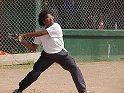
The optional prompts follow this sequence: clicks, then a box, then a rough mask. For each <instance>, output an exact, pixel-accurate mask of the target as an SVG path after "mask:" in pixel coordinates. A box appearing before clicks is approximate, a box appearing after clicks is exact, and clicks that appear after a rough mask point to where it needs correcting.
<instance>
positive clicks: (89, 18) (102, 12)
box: [0, 0, 124, 54]
mask: <svg viewBox="0 0 124 93" xmlns="http://www.w3.org/2000/svg"><path fill="white" fill-rule="evenodd" d="M43 2H47V4H48V6H47V7H48V9H49V10H51V11H52V13H53V14H54V16H55V21H56V22H58V23H59V24H60V25H61V26H62V28H63V29H99V27H100V23H101V22H103V28H104V29H124V0H0V15H1V16H0V31H1V47H0V50H2V51H6V52H9V53H14V54H15V53H27V52H31V51H29V50H27V49H26V48H25V47H23V46H22V45H21V44H20V43H19V42H17V41H15V40H13V39H9V38H8V37H7V35H8V33H26V32H32V31H35V30H36V29H39V28H40V26H39V25H38V21H37V20H38V14H39V13H40V11H41V10H42V9H43V4H44V3H43ZM26 40H28V41H29V42H30V41H32V38H26ZM30 43H31V42H30Z"/></svg>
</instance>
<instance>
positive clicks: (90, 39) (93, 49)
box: [63, 29, 124, 61]
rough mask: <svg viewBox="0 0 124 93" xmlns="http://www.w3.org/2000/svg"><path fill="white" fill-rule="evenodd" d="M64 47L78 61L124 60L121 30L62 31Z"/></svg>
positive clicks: (122, 32)
mask: <svg viewBox="0 0 124 93" xmlns="http://www.w3.org/2000/svg"><path fill="white" fill-rule="evenodd" d="M63 32H64V41H65V47H66V49H67V50H68V51H69V52H70V54H71V55H72V56H74V57H75V59H77V60H79V61H110V60H123V58H124V31H123V30H120V31H119V30H116V31H115V30H104V31H103V30H102V31H100V30H86V29H84V30H83V29H75V30H72V29H64V30H63Z"/></svg>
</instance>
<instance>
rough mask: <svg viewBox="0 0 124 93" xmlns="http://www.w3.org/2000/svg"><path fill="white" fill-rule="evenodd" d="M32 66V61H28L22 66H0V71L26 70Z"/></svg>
mask: <svg viewBox="0 0 124 93" xmlns="http://www.w3.org/2000/svg"><path fill="white" fill-rule="evenodd" d="M33 65H34V62H33V61H28V62H26V63H22V64H12V65H0V69H28V68H32V67H33Z"/></svg>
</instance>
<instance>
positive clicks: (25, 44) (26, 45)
mask: <svg viewBox="0 0 124 93" xmlns="http://www.w3.org/2000/svg"><path fill="white" fill-rule="evenodd" d="M21 43H22V44H23V45H24V46H25V47H26V48H28V49H29V50H31V51H36V49H37V47H38V45H36V44H29V43H28V42H27V41H26V40H22V41H21Z"/></svg>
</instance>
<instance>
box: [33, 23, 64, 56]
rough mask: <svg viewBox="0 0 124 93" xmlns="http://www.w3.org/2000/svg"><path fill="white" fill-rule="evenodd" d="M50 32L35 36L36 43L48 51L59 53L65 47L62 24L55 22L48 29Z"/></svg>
mask: <svg viewBox="0 0 124 93" xmlns="http://www.w3.org/2000/svg"><path fill="white" fill-rule="evenodd" d="M46 30H47V31H48V33H49V34H47V35H43V36H39V37H35V39H34V44H37V45H40V44H41V45H42V46H43V50H44V51H45V52H46V53H50V54H53V53H58V52H60V51H61V50H62V49H64V41H63V33H62V29H61V27H60V25H59V24H58V23H54V24H53V25H52V26H50V27H48V28H47V29H46Z"/></svg>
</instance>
